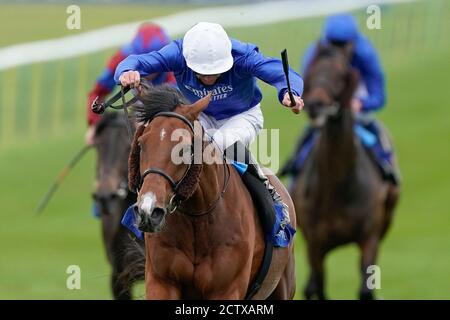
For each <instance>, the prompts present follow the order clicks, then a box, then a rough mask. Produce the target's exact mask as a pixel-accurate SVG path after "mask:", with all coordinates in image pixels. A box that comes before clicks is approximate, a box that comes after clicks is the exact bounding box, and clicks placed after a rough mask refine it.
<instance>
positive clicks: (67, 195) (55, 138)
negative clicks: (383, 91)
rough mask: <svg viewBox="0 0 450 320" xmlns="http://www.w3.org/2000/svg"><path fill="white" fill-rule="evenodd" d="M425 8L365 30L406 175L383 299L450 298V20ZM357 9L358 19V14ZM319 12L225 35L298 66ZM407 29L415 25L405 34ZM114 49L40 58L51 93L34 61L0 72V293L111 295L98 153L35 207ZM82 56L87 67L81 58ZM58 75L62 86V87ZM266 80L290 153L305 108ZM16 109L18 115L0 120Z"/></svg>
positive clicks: (348, 268) (330, 272)
mask: <svg viewBox="0 0 450 320" xmlns="http://www.w3.org/2000/svg"><path fill="white" fill-rule="evenodd" d="M440 3H442V2H440ZM449 7H450V6H448V5H446V6H444V7H442V8H441V9H442V10H439V14H440V15H441V18H444V20H445V18H447V19H446V20H445V21H448V20H449V19H448V18H449V17H450V13H449V10H448V9H449ZM111 8H115V7H111ZM132 8H133V7H132ZM424 8H425V9H426V10H435V9H429V7H428V6H427V5H426V4H423V3H422V4H417V5H408V6H402V7H401V8H400V7H395V8H388V9H386V10H385V11H383V12H384V13H383V14H385V17H386V19H385V20H383V21H384V24H383V30H381V31H370V32H368V34H369V36H370V37H371V39H373V40H374V42H375V44H376V45H377V46H378V47H379V48H380V52H381V56H382V60H383V64H384V65H385V67H386V73H387V80H388V81H387V86H388V104H387V106H386V108H385V110H384V111H382V112H381V113H380V117H381V118H382V119H383V121H384V122H385V123H386V124H387V126H388V128H389V129H390V131H391V133H392V135H393V137H394V140H395V145H396V150H397V151H398V156H399V160H400V165H401V169H402V174H403V179H404V186H403V189H402V197H401V201H400V205H399V208H398V210H397V212H396V215H395V218H394V223H393V225H392V228H391V230H390V232H389V234H388V236H387V237H386V239H385V241H384V242H383V246H382V249H381V251H380V258H379V264H380V266H381V270H382V282H381V287H382V289H381V290H379V292H377V294H378V296H379V297H380V298H384V299H419V298H424V299H449V298H450V278H449V277H448V275H447V272H448V270H450V255H449V252H450V250H449V249H450V248H449V244H450V216H449V208H450V198H449V197H448V195H449V194H450V171H449V170H448V164H449V163H450V150H449V149H448V138H449V137H450V110H449V109H448V107H447V103H446V95H447V92H448V74H450V65H449V63H448V56H449V54H450V42H449V41H448V40H447V39H446V38H445V35H446V34H448V32H447V31H448V26H449V25H448V23H447V22H445V23H440V22H439V21H438V19H437V18H436V19H431V18H429V17H428V15H423V14H422V13H423V12H424V10H423V9H424ZM432 8H435V7H432ZM109 9H110V8H108V10H105V11H108V12H109ZM111 10H113V9H111ZM127 10H128V9H127ZM130 10H131V9H130ZM0 11H1V12H3V10H0ZM358 16H359V17H360V19H361V18H362V13H361V12H359V14H358ZM407 17H410V18H414V22H415V23H414V24H412V28H413V29H412V30H410V29H407V25H405V24H404V23H403V21H406V20H404V18H407ZM395 21H400V22H402V23H400V22H399V23H398V24H396V23H395ZM321 22H322V20H321V19H310V20H305V21H292V22H286V23H279V24H275V25H271V26H258V27H251V28H235V29H234V28H233V29H230V34H231V35H232V36H236V37H239V38H241V39H242V40H246V41H252V42H254V43H257V44H258V45H259V46H260V48H261V51H262V52H264V53H265V54H267V55H272V56H278V55H279V52H280V50H281V49H282V48H284V47H287V48H288V50H289V55H290V60H291V64H292V65H293V66H294V67H297V65H298V62H297V61H298V60H299V56H300V55H301V53H302V52H303V50H304V48H305V47H306V45H307V44H308V43H309V42H310V41H311V40H312V39H313V38H314V36H315V35H317V34H318V32H319V31H318V30H320V24H321ZM104 23H105V24H106V23H107V21H104ZM421 26H422V28H421ZM441 29H442V30H441ZM405 30H409V32H410V33H411V35H409V36H407V37H406V36H404V34H405ZM439 30H441V31H439ZM42 32H43V31H42ZM48 34H49V35H52V36H54V35H55V34H51V33H48ZM42 35H44V36H45V34H44V33H42ZM430 37H432V39H434V41H432V40H430ZM0 39H1V37H0ZM24 40H28V39H24ZM110 52H111V50H109V51H108V52H101V53H98V54H94V55H90V56H87V57H79V58H74V59H69V60H66V61H64V62H61V63H60V62H51V63H46V64H42V65H41V68H42V70H41V76H40V77H41V80H44V81H41V82H44V83H47V84H49V88H52V89H51V90H49V91H47V92H45V91H43V92H40V91H39V90H35V91H36V92H35V93H33V90H30V88H29V87H28V86H29V85H30V83H34V84H36V83H38V82H39V81H34V82H33V80H32V79H30V78H29V77H30V75H35V74H36V73H35V70H36V69H39V67H38V66H39V65H38V66H27V67H22V68H19V69H17V70H16V71H9V72H8V73H7V74H6V75H3V76H1V77H0V88H3V89H2V90H3V91H2V92H5V93H8V94H7V95H3V96H0V97H1V98H0V100H1V101H2V104H3V108H2V107H0V109H1V112H0V124H1V126H0V134H1V136H0V146H2V147H0V179H1V181H2V183H1V184H0V208H1V210H0V216H1V219H2V221H1V223H0V252H1V258H0V275H1V277H0V298H3V299H12V298H22V299H39V298H43V299H110V298H111V294H110V292H109V288H108V274H109V266H108V264H107V262H106V258H105V256H104V252H103V247H102V242H101V237H100V232H99V230H100V224H99V221H97V220H95V219H93V218H91V214H90V206H91V199H90V191H91V187H92V181H93V176H94V174H93V171H94V161H95V158H94V154H93V153H91V154H89V155H88V156H87V157H86V158H84V159H83V160H82V161H81V162H80V164H79V165H78V166H77V167H76V168H75V169H74V171H73V172H71V173H70V175H69V176H68V177H67V179H66V181H65V182H64V184H63V186H62V187H61V189H60V190H58V191H57V193H56V195H55V197H54V198H53V200H52V201H51V202H50V204H49V207H48V208H47V210H46V211H45V212H44V214H43V215H42V216H40V217H37V216H35V215H34V213H33V210H34V208H35V206H36V205H37V203H38V201H39V199H40V197H41V196H42V195H43V194H44V193H45V191H46V188H47V187H48V186H49V185H50V183H51V182H52V180H53V178H54V177H55V175H56V174H57V173H58V172H59V171H60V169H61V168H62V167H63V166H64V165H65V164H66V163H67V161H68V160H69V159H70V158H71V157H72V156H73V155H74V154H75V152H76V151H77V149H78V148H80V147H81V146H82V141H83V135H84V99H85V93H86V91H87V90H88V88H89V86H90V85H91V84H92V82H93V81H94V79H95V77H96V75H97V74H98V72H99V71H100V70H101V68H102V67H103V64H104V61H105V60H106V58H107V56H108V55H109V54H110ZM83 63H84V65H85V71H84V74H83V72H82V71H80V67H79V66H80V65H83ZM58 68H62V70H63V71H64V79H63V81H62V83H59V84H58V81H57V80H55V75H56V74H57V71H58ZM14 73H16V74H14ZM80 74H81V76H80ZM11 77H12V78H14V77H16V79H17V80H16V81H17V83H18V85H16V84H15V82H9V81H7V80H8V79H11ZM80 77H81V78H80ZM80 79H85V80H84V81H83V80H80ZM58 85H59V86H60V89H59V90H58V91H59V92H55V91H54V90H55V89H54V88H55V87H57V86H58ZM262 87H263V90H264V96H265V98H264V100H263V109H264V114H265V127H267V128H279V129H280V145H281V147H280V153H281V159H282V160H284V159H286V157H287V156H288V154H289V152H290V151H291V150H292V148H293V143H294V142H295V140H296V137H297V135H298V133H299V132H301V130H302V129H303V128H304V124H305V116H304V115H301V116H294V115H293V114H291V113H290V112H289V110H287V109H281V107H280V106H279V105H277V101H276V94H275V91H274V89H273V88H269V87H268V86H266V85H262ZM14 88H16V91H18V92H20V93H21V95H20V99H18V98H17V95H12V94H11V93H10V92H11V90H13V89H14ZM74 88H76V89H74ZM35 98H36V99H35ZM35 100H38V102H39V103H37V104H36V106H37V108H38V109H37V112H35V113H34V115H33V114H31V111H30V108H31V107H32V105H33V103H36V102H35ZM11 103H14V104H15V105H16V108H15V110H14V112H13V116H11V115H8V113H11V112H12V111H11V110H10V109H7V108H5V107H4V106H5V104H11ZM54 108H56V110H58V108H62V109H60V111H59V112H60V117H61V118H60V119H61V120H59V121H58V122H60V123H59V124H58V125H59V127H58V126H56V127H55V126H53V125H52V124H51V123H52V122H53V121H55V120H53V118H52V115H53V114H54V110H55V109H54ZM27 110H28V111H27ZM5 115H6V116H5ZM2 117H3V118H2ZM11 118H12V119H14V123H13V124H12V123H10V122H9V121H6V120H4V119H11ZM33 118H36V119H37V121H36V120H35V123H36V128H35V129H32V128H30V127H29V125H28V124H29V123H33V121H32V120H31V119H33ZM58 119H59V118H58ZM33 130H35V131H33ZM33 132H35V133H33ZM5 135H8V138H5ZM296 257H297V270H298V272H297V284H298V294H297V297H298V298H300V297H301V295H300V292H301V289H302V288H303V286H304V284H305V281H306V278H307V265H306V256H305V251H304V243H303V240H302V237H301V234H300V233H298V236H297V256H296ZM358 259H359V258H358V252H357V249H356V248H355V247H354V246H347V247H343V248H341V249H338V250H336V251H334V252H333V253H332V254H330V256H329V257H328V259H327V280H328V281H327V292H328V294H329V296H330V298H333V299H354V298H355V297H356V296H357V290H358V286H359V275H358ZM72 264H76V265H79V266H80V267H81V272H82V283H81V285H82V289H81V290H74V291H70V290H68V289H67V288H66V287H65V283H66V277H67V274H66V268H67V267H68V266H69V265H72ZM141 289H142V288H141Z"/></svg>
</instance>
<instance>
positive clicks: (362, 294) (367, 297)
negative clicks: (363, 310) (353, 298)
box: [359, 291, 375, 300]
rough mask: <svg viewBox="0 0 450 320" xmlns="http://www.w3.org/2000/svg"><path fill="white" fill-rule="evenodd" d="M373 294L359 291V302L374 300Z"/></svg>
mask: <svg viewBox="0 0 450 320" xmlns="http://www.w3.org/2000/svg"><path fill="white" fill-rule="evenodd" d="M374 299H375V297H374V294H373V292H372V291H361V292H360V293H359V300H374Z"/></svg>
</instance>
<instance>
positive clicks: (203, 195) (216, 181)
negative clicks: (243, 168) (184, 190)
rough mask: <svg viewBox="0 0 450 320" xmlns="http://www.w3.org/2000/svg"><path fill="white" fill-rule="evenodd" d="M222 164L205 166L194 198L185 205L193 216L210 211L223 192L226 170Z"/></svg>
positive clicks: (215, 163)
mask: <svg viewBox="0 0 450 320" xmlns="http://www.w3.org/2000/svg"><path fill="white" fill-rule="evenodd" d="M224 165H226V164H221V163H220V162H214V163H212V164H205V163H204V164H203V169H202V172H201V174H200V178H199V182H198V184H197V186H196V189H195V191H194V193H193V194H192V196H191V197H190V198H189V199H188V200H187V201H186V202H185V203H184V204H183V207H184V208H185V209H186V211H189V212H191V213H192V214H195V213H199V212H205V211H207V210H209V209H210V208H211V207H212V206H213V205H214V203H215V202H216V200H217V198H218V197H219V196H220V193H221V192H222V188H223V185H224V181H225V179H226V176H225V170H224V168H223V166H224Z"/></svg>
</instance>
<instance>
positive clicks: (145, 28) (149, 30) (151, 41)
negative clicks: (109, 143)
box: [86, 23, 175, 145]
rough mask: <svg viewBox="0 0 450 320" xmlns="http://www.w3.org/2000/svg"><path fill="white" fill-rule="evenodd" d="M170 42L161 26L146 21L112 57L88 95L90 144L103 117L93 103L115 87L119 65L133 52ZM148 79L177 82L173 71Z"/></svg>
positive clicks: (138, 52)
mask: <svg viewBox="0 0 450 320" xmlns="http://www.w3.org/2000/svg"><path fill="white" fill-rule="evenodd" d="M169 42H170V38H169V36H168V35H167V34H166V33H165V31H164V30H163V29H162V28H161V27H159V26H157V25H155V24H153V23H144V24H142V25H141V26H140V27H139V29H138V32H137V34H136V36H135V37H134V39H133V40H132V42H131V43H129V44H127V45H125V46H124V47H122V48H121V49H120V50H118V51H117V52H116V53H115V54H114V55H113V56H112V57H111V59H110V60H109V62H108V64H107V66H106V68H105V69H104V70H103V73H102V74H101V75H100V77H99V78H98V79H97V82H96V83H95V87H94V88H93V89H92V90H91V91H90V92H89V95H88V103H87V122H88V126H89V129H88V131H87V133H86V143H87V144H88V145H92V144H93V138H94V128H95V126H94V125H95V124H96V123H97V122H98V121H99V120H100V117H101V115H99V114H96V113H94V112H93V111H92V110H91V105H92V103H93V101H94V100H95V98H96V97H98V98H99V100H100V101H102V100H104V99H105V97H106V96H107V95H108V94H109V93H110V92H111V91H112V90H113V89H114V87H115V85H116V83H115V82H114V71H115V70H116V67H117V65H118V64H119V63H120V62H121V61H122V60H123V59H125V58H126V57H128V56H129V55H131V54H143V53H148V52H152V51H156V50H159V49H161V48H162V47H164V46H165V45H167V44H168V43H169ZM148 80H149V81H150V82H151V83H152V84H155V85H156V84H162V83H172V84H175V77H174V76H173V74H172V73H158V74H154V75H152V77H150V78H149V79H148Z"/></svg>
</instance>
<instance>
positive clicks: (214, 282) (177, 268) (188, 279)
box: [129, 86, 295, 300]
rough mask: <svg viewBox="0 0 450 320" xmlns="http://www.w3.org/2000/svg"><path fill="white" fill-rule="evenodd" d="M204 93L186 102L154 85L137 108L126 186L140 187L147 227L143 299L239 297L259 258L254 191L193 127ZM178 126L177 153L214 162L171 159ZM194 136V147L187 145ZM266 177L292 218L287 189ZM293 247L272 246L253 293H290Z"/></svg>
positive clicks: (142, 223)
mask: <svg viewBox="0 0 450 320" xmlns="http://www.w3.org/2000/svg"><path fill="white" fill-rule="evenodd" d="M209 100H210V96H207V97H205V98H203V99H201V100H199V101H198V102H196V103H195V104H193V105H184V104H183V98H182V97H181V95H180V94H179V92H178V91H176V90H175V89H172V88H170V87H166V86H162V87H153V88H148V92H147V93H145V92H144V93H142V94H141V101H142V102H143V104H144V107H139V108H137V109H135V114H136V117H137V120H138V121H140V123H141V126H140V127H139V128H138V129H137V131H136V134H135V138H134V142H133V145H132V151H131V153H130V158H129V167H130V172H129V181H130V189H132V190H136V189H139V193H138V200H137V206H136V216H137V222H138V224H139V228H140V229H141V230H144V231H146V233H145V246H146V265H145V282H146V292H147V298H148V299H161V300H162V299H243V298H244V297H245V296H246V293H247V291H248V289H249V287H250V285H251V284H252V282H253V281H254V279H255V277H256V274H257V272H258V270H259V268H260V265H261V261H262V256H263V252H264V235H263V231H262V227H261V224H260V221H259V219H258V215H257V212H256V210H255V207H254V204H253V202H252V198H251V196H250V194H249V192H248V191H247V188H246V187H245V186H244V184H243V182H242V180H241V178H240V176H239V174H238V172H237V171H236V170H235V169H234V168H233V167H232V166H231V165H230V164H228V163H224V162H223V157H222V153H221V151H219V149H217V148H216V147H215V146H214V144H213V143H211V142H209V141H204V140H203V130H202V129H200V130H199V131H195V130H194V128H193V127H192V124H193V123H194V122H195V121H196V119H197V118H198V116H199V115H200V113H201V112H202V111H203V110H204V109H205V108H206V107H207V106H208V103H209ZM161 112H162V113H161ZM179 129H184V131H183V132H184V133H183V136H182V138H183V139H184V140H183V141H184V143H185V146H184V147H183V148H182V149H181V150H178V151H177V154H182V155H183V156H186V157H187V159H193V158H196V157H198V156H199V154H198V153H199V152H201V153H202V154H203V153H205V152H208V154H210V155H211V156H212V157H213V158H214V159H215V160H216V161H213V163H211V162H208V163H207V162H204V161H201V162H200V163H195V164H193V163H191V162H189V161H188V163H185V162H183V163H181V164H175V163H174V162H173V161H172V158H171V154H172V152H173V150H176V145H177V144H179V143H180V142H179V141H178V139H175V140H177V141H173V139H171V136H172V134H174V133H175V132H176V131H177V130H179ZM194 139H198V140H197V141H200V142H201V143H200V148H199V149H197V148H195V144H194V148H192V141H193V140H194ZM155 150H157V152H155ZM206 150H209V151H206ZM200 156H201V155H200ZM200 159H202V158H200ZM271 182H272V183H273V185H274V186H276V188H277V190H278V191H279V193H280V195H281V196H282V197H283V200H284V201H285V203H286V204H288V206H289V209H290V218H291V222H292V223H295V212H294V209H293V203H292V201H291V199H290V197H289V194H288V193H287V191H286V189H285V188H284V187H283V186H282V184H281V183H280V181H279V180H278V179H277V178H276V177H275V176H272V177H271ZM174 199H177V200H174ZM171 211H174V212H173V213H170V212H171ZM293 250H294V247H293V243H291V244H290V246H289V247H287V248H275V249H274V252H273V258H272V263H271V265H270V268H269V271H268V274H267V276H266V278H265V280H264V281H263V282H262V285H261V287H260V289H259V290H258V292H257V293H256V295H254V296H253V299H266V298H272V299H292V298H293V296H294V292H295V265H294V264H295V262H294V251H293Z"/></svg>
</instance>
